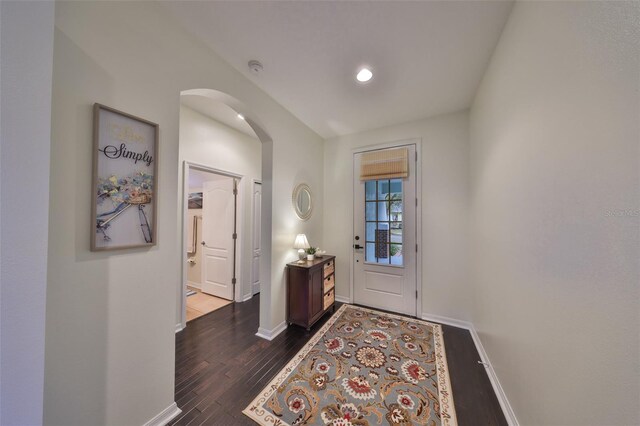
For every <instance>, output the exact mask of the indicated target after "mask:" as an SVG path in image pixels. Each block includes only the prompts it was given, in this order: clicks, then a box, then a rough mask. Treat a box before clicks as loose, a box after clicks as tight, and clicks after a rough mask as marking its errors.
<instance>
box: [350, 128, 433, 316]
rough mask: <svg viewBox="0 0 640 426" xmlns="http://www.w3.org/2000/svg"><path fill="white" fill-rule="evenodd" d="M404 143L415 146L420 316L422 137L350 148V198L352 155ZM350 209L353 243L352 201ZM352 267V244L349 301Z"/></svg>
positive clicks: (418, 309)
mask: <svg viewBox="0 0 640 426" xmlns="http://www.w3.org/2000/svg"><path fill="white" fill-rule="evenodd" d="M406 145H415V147H416V155H417V156H418V157H417V161H416V197H417V198H418V205H417V206H416V244H417V245H418V252H417V253H416V291H417V292H418V297H417V299H416V318H421V317H422V304H423V300H422V296H423V291H422V252H423V250H424V248H423V245H422V149H421V148H422V138H411V139H400V140H397V141H391V142H385V143H380V144H375V145H366V146H359V147H357V148H353V149H352V150H351V199H352V200H354V199H355V187H354V185H353V182H354V180H355V176H354V170H353V157H354V156H355V155H356V154H361V153H363V152H368V151H377V150H381V149H389V148H398V147H402V146H406ZM350 204H351V206H350V209H351V237H350V241H351V243H353V235H354V232H355V231H354V228H353V222H354V217H353V216H354V213H355V212H354V211H353V203H350ZM354 267H355V265H354V264H353V244H352V247H351V250H350V256H349V303H353V283H354Z"/></svg>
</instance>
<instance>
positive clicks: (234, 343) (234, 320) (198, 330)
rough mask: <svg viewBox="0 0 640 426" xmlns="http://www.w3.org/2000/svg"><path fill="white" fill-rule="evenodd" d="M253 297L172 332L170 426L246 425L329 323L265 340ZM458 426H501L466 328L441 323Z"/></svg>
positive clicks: (495, 402)
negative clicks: (279, 376) (252, 406)
mask: <svg viewBox="0 0 640 426" xmlns="http://www.w3.org/2000/svg"><path fill="white" fill-rule="evenodd" d="M259 305H260V300H259V296H255V297H254V298H253V299H251V300H249V301H247V302H244V303H234V304H231V305H228V306H225V307H223V308H221V309H218V310H216V311H215V312H212V313H210V314H207V315H205V316H202V317H200V318H197V319H195V320H193V321H191V322H189V325H188V326H187V328H186V329H185V330H183V331H181V332H179V333H177V334H176V388H175V401H176V402H177V403H178V407H180V409H181V410H182V413H181V414H180V416H179V417H178V418H176V419H175V420H174V421H173V422H172V423H171V425H254V424H255V423H253V421H251V420H250V419H249V418H248V417H246V416H245V415H244V414H242V410H244V408H245V407H246V406H247V405H248V404H249V403H250V402H251V401H252V400H253V398H254V397H255V396H256V395H257V394H258V392H259V391H260V390H262V388H263V387H264V386H266V384H267V383H268V382H269V381H270V380H271V379H272V378H273V376H275V374H276V373H277V372H278V371H280V369H282V367H284V366H285V365H286V364H287V362H289V360H290V359H291V358H292V357H293V356H294V355H295V354H296V352H298V351H299V350H300V349H301V348H302V346H304V344H305V343H306V342H307V341H308V340H309V339H310V338H311V336H313V334H314V333H315V332H316V331H317V330H318V329H319V328H320V327H322V325H323V324H324V323H325V322H326V321H327V319H329V317H330V313H327V314H326V315H325V316H324V317H323V318H322V319H321V320H320V321H318V323H316V324H315V325H314V326H313V327H312V329H311V331H310V332H307V331H306V330H305V329H304V328H301V327H296V326H291V327H288V328H287V329H286V330H285V331H284V332H282V333H281V334H280V335H279V336H277V337H276V338H275V339H274V340H273V341H271V342H268V341H266V340H264V339H261V338H259V337H257V336H255V333H256V331H257V330H258V320H259ZM443 332H444V340H445V348H446V351H447V361H448V363H449V373H450V376H451V382H452V383H451V386H452V388H453V398H454V403H455V407H456V413H457V415H458V423H459V424H460V425H474V426H478V425H506V424H507V422H506V420H505V418H504V416H503V414H502V411H501V409H500V405H499V403H498V400H497V398H496V396H495V394H494V393H493V388H492V387H491V383H490V382H489V378H488V377H487V374H486V372H485V370H484V367H483V366H482V365H480V364H478V360H479V359H480V357H479V356H478V353H477V351H476V348H475V346H474V344H473V340H472V338H471V335H470V334H469V332H468V331H467V330H463V329H460V328H456V327H450V326H446V325H443Z"/></svg>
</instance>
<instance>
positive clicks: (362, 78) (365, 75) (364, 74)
mask: <svg viewBox="0 0 640 426" xmlns="http://www.w3.org/2000/svg"><path fill="white" fill-rule="evenodd" d="M371 77H373V73H372V72H371V70H370V69H369V68H366V67H365V68H362V69H361V70H360V71H358V74H357V75H356V79H357V80H358V81H359V82H361V83H366V82H367V81H369V80H371Z"/></svg>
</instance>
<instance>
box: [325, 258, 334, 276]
mask: <svg viewBox="0 0 640 426" xmlns="http://www.w3.org/2000/svg"><path fill="white" fill-rule="evenodd" d="M334 270H335V265H334V259H332V260H330V261H329V262H327V263H325V264H324V277H325V278H327V277H328V276H329V275H331V274H333V271H334Z"/></svg>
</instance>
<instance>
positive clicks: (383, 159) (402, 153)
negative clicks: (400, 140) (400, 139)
mask: <svg viewBox="0 0 640 426" xmlns="http://www.w3.org/2000/svg"><path fill="white" fill-rule="evenodd" d="M408 175H409V150H408V149H407V148H394V149H386V150H381V151H369V152H365V153H363V154H362V158H361V160H360V180H374V179H393V178H406V177H407V176H408Z"/></svg>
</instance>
